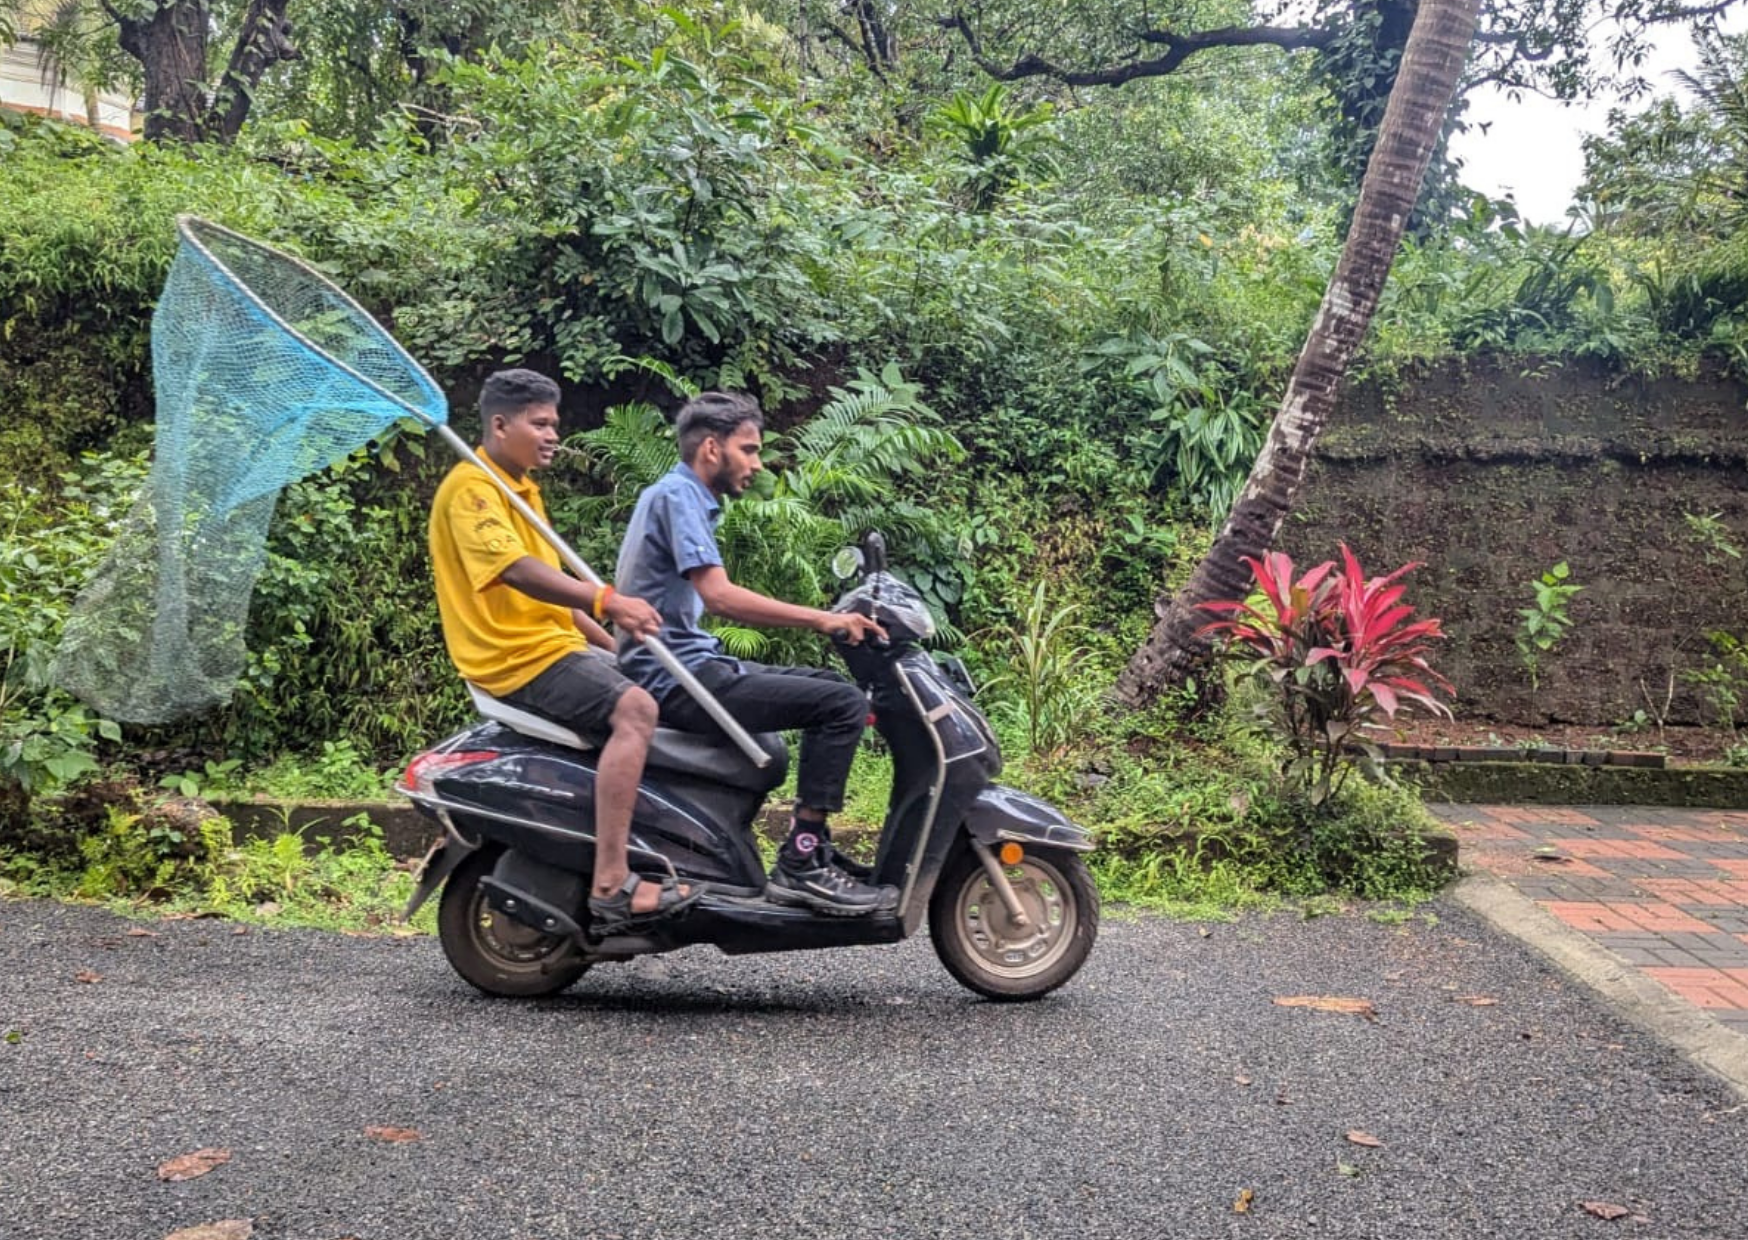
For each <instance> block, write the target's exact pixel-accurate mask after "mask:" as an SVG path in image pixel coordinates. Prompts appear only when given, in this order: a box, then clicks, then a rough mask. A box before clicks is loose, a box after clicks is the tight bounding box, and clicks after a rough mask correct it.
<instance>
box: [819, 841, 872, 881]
mask: <svg viewBox="0 0 1748 1240" xmlns="http://www.w3.org/2000/svg"><path fill="white" fill-rule="evenodd" d="M820 851H822V852H823V853H825V863H826V864H827V865H829V866H831V867H832V869H834V870H842V871H843V872H844V873H845V874H848V875H849V876H850V877H851V878H853V879H855V880H856V881H857V882H858V883H871V882H873V880H874V867H873V866H871V865H866V864H864V863H863V862H860V861H857V860H856V859H855V858H854V857H852V856H850V854H849V853H847V852H845V851H844V850H843V849H841V848H839V847H838V846H837V845H836V844H834V843H832V842H831V841H830V840H821V841H820Z"/></svg>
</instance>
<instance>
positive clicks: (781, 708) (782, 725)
mask: <svg viewBox="0 0 1748 1240" xmlns="http://www.w3.org/2000/svg"><path fill="white" fill-rule="evenodd" d="M741 667H742V668H743V669H744V670H743V671H740V672H736V671H735V670H734V669H733V668H731V667H727V666H724V665H723V664H720V663H707V664H705V665H704V666H703V667H700V668H697V669H695V672H694V674H695V675H696V676H697V677H698V679H699V681H700V682H702V684H703V685H704V687H705V688H706V689H709V690H710V692H712V693H714V694H715V695H716V697H717V698H718V700H720V701H721V702H722V704H723V706H724V707H725V708H727V710H728V713H729V714H730V715H733V716H734V718H735V719H736V720H738V721H739V722H740V724H741V725H742V726H743V727H745V728H746V729H747V730H748V731H749V732H786V731H789V730H790V729H792V728H800V729H801V765H800V767H799V768H798V769H797V772H796V787H795V799H796V801H798V802H799V803H800V804H801V806H802V807H803V808H805V809H818V810H824V811H826V812H827V813H835V812H837V811H838V810H840V809H842V808H843V807H844V781H845V780H847V779H848V778H849V777H850V764H851V763H852V762H854V761H855V759H856V745H857V743H858V742H859V741H860V740H861V739H862V729H863V728H864V727H865V726H867V722H868V699H867V698H865V697H864V696H862V691H861V690H860V689H858V688H856V686H855V685H853V684H851V683H850V682H849V681H847V680H845V679H844V678H843V677H842V676H840V675H838V674H837V673H836V672H828V671H826V670H825V669H824V668H813V667H766V666H765V665H764V664H762V663H747V662H742V664H741ZM661 722H662V724H663V726H665V727H670V728H679V729H681V730H682V731H686V732H704V733H709V734H713V735H716V736H720V735H722V729H721V728H719V727H717V726H716V722H715V721H714V720H713V719H711V718H710V716H709V715H707V714H705V713H704V708H703V707H701V706H699V705H698V703H696V702H694V701H693V700H692V695H691V694H689V693H687V692H686V691H685V690H684V689H682V688H679V687H678V686H675V687H674V688H672V689H670V690H668V692H667V693H666V694H664V695H663V697H662V700H661Z"/></svg>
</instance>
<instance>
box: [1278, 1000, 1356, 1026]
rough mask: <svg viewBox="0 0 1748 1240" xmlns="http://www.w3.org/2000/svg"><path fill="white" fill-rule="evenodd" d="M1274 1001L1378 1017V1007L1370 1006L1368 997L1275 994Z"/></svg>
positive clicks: (1286, 1004)
mask: <svg viewBox="0 0 1748 1240" xmlns="http://www.w3.org/2000/svg"><path fill="white" fill-rule="evenodd" d="M1275 1003H1276V1004H1277V1005H1279V1006H1280V1007H1304V1008H1316V1009H1317V1010H1318V1011H1319V1012H1348V1013H1351V1014H1352V1015H1354V1016H1364V1017H1365V1018H1366V1019H1367V1020H1377V1019H1378V1009H1377V1008H1375V1007H1373V1006H1372V1001H1371V1000H1370V999H1343V998H1340V997H1339V996H1336V995H1276V996H1275Z"/></svg>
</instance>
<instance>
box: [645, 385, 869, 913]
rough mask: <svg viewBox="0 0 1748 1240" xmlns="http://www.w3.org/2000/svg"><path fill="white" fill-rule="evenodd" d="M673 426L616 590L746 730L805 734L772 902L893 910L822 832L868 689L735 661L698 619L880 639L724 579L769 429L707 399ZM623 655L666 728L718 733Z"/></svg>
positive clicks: (863, 622) (717, 398) (836, 806)
mask: <svg viewBox="0 0 1748 1240" xmlns="http://www.w3.org/2000/svg"><path fill="white" fill-rule="evenodd" d="M674 429H675V432H676V434H677V435H678V436H679V441H680V463H679V464H678V465H676V466H674V468H673V469H672V470H671V471H670V472H669V473H668V474H666V475H665V476H664V477H662V478H661V479H660V480H659V481H657V482H655V483H653V484H651V485H650V486H648V487H646V488H645V489H644V491H643V494H642V495H640V496H639V497H638V500H637V509H636V511H635V512H634V513H632V517H631V527H630V528H629V529H628V530H627V531H626V534H625V542H624V545H623V546H621V548H620V550H619V571H618V573H617V576H616V583H615V584H616V585H617V587H618V588H619V589H620V590H621V591H623V592H625V593H626V594H630V595H632V596H634V597H637V598H641V599H644V600H646V601H648V602H649V603H650V604H651V605H652V606H654V607H655V609H656V610H657V611H658V612H660V613H661V617H662V628H661V633H660V637H661V640H662V641H663V642H664V643H665V644H666V645H667V647H668V649H669V650H671V651H673V653H674V656H675V657H676V658H678V659H679V660H680V662H681V663H683V664H684V665H685V666H686V667H687V669H688V670H690V671H691V672H692V674H693V675H695V676H696V677H697V678H698V679H699V681H700V682H701V683H702V684H703V685H704V687H705V688H707V689H709V690H710V691H711V692H712V693H714V694H715V695H716V697H717V698H718V699H719V700H720V701H721V702H722V704H723V706H724V707H725V708H726V709H727V710H728V713H729V714H731V715H733V716H734V717H735V719H737V720H738V721H739V722H740V723H741V724H742V725H743V726H744V727H746V728H747V729H748V730H749V731H753V732H775V731H784V730H787V729H791V728H799V729H801V730H802V736H801V762H800V766H799V768H798V771H797V774H796V789H795V791H796V800H795V818H794V822H793V825H792V827H791V830H790V832H789V837H788V839H786V840H785V841H784V842H783V846H782V847H781V848H780V849H779V850H778V852H777V864H776V866H775V867H773V868H772V870H771V877H770V882H769V884H768V885H767V887H766V889H765V896H766V898H767V899H769V900H771V901H773V902H775V903H778V904H786V905H794V906H800V907H804V908H811V909H814V910H816V911H819V912H823V913H831V914H842V915H858V914H864V913H872V912H875V911H877V910H881V909H890V908H893V907H895V906H896V904H897V899H898V892H897V890H896V889H895V888H892V887H874V886H871V885H870V884H869V883H867V882H866V881H864V880H865V879H867V878H868V877H869V874H868V870H867V867H865V866H861V865H858V864H857V863H855V862H853V861H851V860H850V859H849V858H847V857H845V856H843V854H841V853H838V852H836V851H835V850H834V849H833V848H832V844H831V835H830V833H829V830H828V828H827V825H826V819H827V817H828V816H829V815H831V814H833V813H835V812H837V811H838V810H841V809H842V808H843V806H844V783H845V780H846V779H848V777H849V773H850V764H851V763H852V762H853V761H854V759H855V756H856V745H857V743H858V742H859V741H860V739H861V736H862V729H863V727H864V726H865V724H866V721H867V714H868V703H867V701H866V699H865V698H864V697H863V696H862V692H861V690H859V689H858V688H856V686H855V685H853V684H851V683H849V682H848V681H846V680H845V679H844V678H843V677H841V676H839V675H838V674H837V673H835V672H829V671H824V670H820V669H816V668H800V667H766V666H765V665H763V664H759V663H750V662H746V661H744V660H740V659H734V658H731V657H729V655H727V654H726V653H724V651H723V649H722V642H721V641H720V640H719V639H718V638H716V637H714V636H712V635H711V634H710V633H708V632H706V631H705V630H704V629H703V628H702V627H701V625H700V621H701V620H702V619H703V617H704V613H705V612H706V611H708V612H709V613H710V614H711V615H714V616H721V617H723V618H724V619H727V620H733V621H735V622H737V623H740V624H753V625H763V626H766V627H773V628H796V629H813V630H814V631H815V632H818V633H828V634H829V633H842V634H843V635H844V637H845V639H846V640H848V641H850V642H851V643H852V644H854V643H858V642H861V641H862V640H863V639H864V638H867V637H884V636H885V633H884V632H883V631H882V630H881V628H880V626H879V625H877V624H875V623H874V621H872V620H871V619H869V618H868V617H866V616H857V615H843V614H838V613H834V612H829V611H820V610H818V609H817V608H813V607H799V606H796V605H795V604H793V603H785V602H782V601H780V600H778V599H774V598H768V597H766V596H765V595H763V594H760V593H758V592H757V591H754V590H748V589H746V588H744V587H742V586H737V585H735V584H734V582H732V581H730V580H729V577H728V574H727V573H726V572H725V571H724V570H723V567H722V552H721V550H720V549H719V548H718V546H717V543H716V523H717V521H718V520H719V519H720V518H721V516H722V501H723V500H724V499H725V498H734V497H736V496H739V495H740V494H742V493H743V492H744V491H745V490H746V488H747V483H749V482H750V481H751V480H752V477H753V475H754V474H756V473H758V472H759V470H760V469H762V468H764V466H763V464H762V463H761V462H760V460H759V450H760V447H761V446H762V444H763V440H764V418H763V416H762V415H761V414H760V412H759V406H758V403H757V402H756V401H754V400H753V399H752V398H751V397H750V396H746V395H742V394H740V393H729V392H705V393H703V394H702V395H700V396H697V397H694V398H693V399H692V400H690V401H688V402H687V403H686V404H685V406H684V407H683V408H681V410H680V412H679V415H678V417H677V418H676V419H675V422H674ZM626 645H627V647H628V648H627V649H624V650H622V651H621V654H620V668H621V670H623V671H624V672H625V674H626V676H628V677H629V678H630V679H631V680H633V681H635V682H636V683H638V684H640V685H642V686H643V687H644V688H645V689H647V690H649V692H650V694H651V695H652V696H653V697H654V698H655V699H656V702H657V703H658V705H659V706H660V709H661V721H662V723H663V724H665V725H666V726H668V727H671V728H680V729H683V730H685V731H690V732H706V733H709V732H718V731H719V729H718V728H717V726H716V724H715V723H713V722H712V721H711V719H710V717H709V716H708V715H707V714H705V713H704V711H703V709H702V708H701V707H699V706H698V704H697V703H696V702H694V701H693V700H692V698H691V696H690V695H689V694H688V693H687V692H686V691H685V690H684V689H682V688H680V687H678V686H677V685H676V684H675V683H674V680H673V678H672V677H670V676H669V675H668V674H667V672H666V671H664V670H663V669H662V666H661V664H659V663H658V662H656V660H655V658H654V656H653V655H651V654H650V653H649V651H648V650H647V649H646V648H645V647H644V646H642V645H641V644H631V643H627V644H626Z"/></svg>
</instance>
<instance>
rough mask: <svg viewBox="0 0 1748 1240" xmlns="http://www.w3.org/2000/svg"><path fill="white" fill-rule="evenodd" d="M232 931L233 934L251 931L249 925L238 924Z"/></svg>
mask: <svg viewBox="0 0 1748 1240" xmlns="http://www.w3.org/2000/svg"><path fill="white" fill-rule="evenodd" d="M231 933H232V934H247V933H249V927H247V926H238V927H237V928H236V929H235V930H232V931H231Z"/></svg>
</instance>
